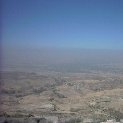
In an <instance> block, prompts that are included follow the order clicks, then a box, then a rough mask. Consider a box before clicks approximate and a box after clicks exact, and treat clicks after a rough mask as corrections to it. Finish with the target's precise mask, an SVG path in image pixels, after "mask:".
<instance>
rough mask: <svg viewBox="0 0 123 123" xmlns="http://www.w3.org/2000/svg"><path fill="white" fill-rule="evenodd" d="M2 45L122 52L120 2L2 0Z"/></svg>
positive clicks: (122, 37)
mask: <svg viewBox="0 0 123 123" xmlns="http://www.w3.org/2000/svg"><path fill="white" fill-rule="evenodd" d="M2 43H3V47H7V46H10V47H34V48H40V47H57V48H59V47H65V48H85V49H86V48H87V49H89V48H90V49H123V0H2Z"/></svg>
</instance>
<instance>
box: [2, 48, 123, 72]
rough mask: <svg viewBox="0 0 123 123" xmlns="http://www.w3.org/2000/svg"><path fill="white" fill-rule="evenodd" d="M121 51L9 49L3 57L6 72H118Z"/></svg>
mask: <svg viewBox="0 0 123 123" xmlns="http://www.w3.org/2000/svg"><path fill="white" fill-rule="evenodd" d="M122 54H123V51H122V50H108V49H106V50H103V49H79V48H78V49H77V48H37V49H36V48H32V49H31V48H25V49H24V48H18V49H17V48H8V49H7V48H6V49H4V50H3V54H2V57H3V58H2V63H3V64H2V66H3V70H5V69H10V70H14V69H15V70H16V69H17V70H19V71H21V70H22V71H31V72H33V71H37V72H44V71H46V72H48V71H54V72H73V73H74V72H82V71H84V70H85V71H88V72H89V71H92V70H97V71H103V70H104V71H105V72H106V71H107V72H108V71H110V72H115V71H117V72H118V71H119V72H121V73H122V64H123V55H122Z"/></svg>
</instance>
